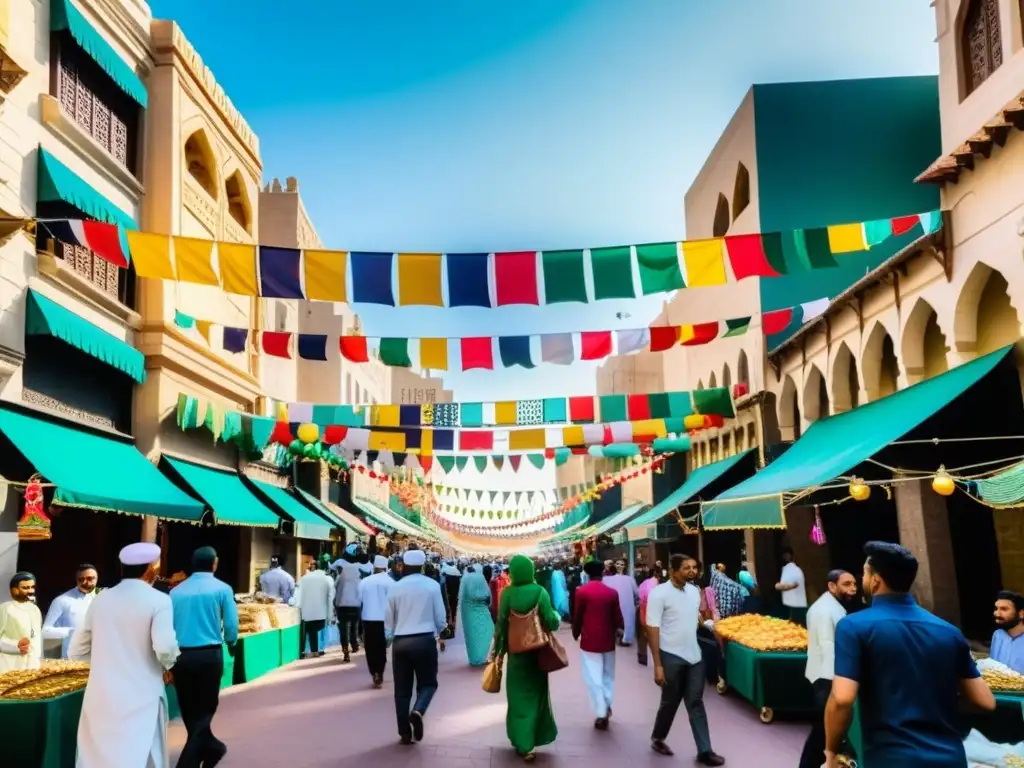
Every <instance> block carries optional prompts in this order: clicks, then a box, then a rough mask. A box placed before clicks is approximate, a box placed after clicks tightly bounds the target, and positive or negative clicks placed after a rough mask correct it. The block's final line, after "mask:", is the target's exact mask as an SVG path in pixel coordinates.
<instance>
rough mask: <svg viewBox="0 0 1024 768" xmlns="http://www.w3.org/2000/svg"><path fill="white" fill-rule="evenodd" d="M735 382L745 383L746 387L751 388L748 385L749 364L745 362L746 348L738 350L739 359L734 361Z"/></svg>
mask: <svg viewBox="0 0 1024 768" xmlns="http://www.w3.org/2000/svg"><path fill="white" fill-rule="evenodd" d="M736 383H737V384H746V385H747V389H748V390H749V389H751V386H750V365H749V364H748V363H747V353H746V350H743V349H741V350H740V357H739V360H737V361H736Z"/></svg>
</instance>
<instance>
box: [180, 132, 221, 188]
mask: <svg viewBox="0 0 1024 768" xmlns="http://www.w3.org/2000/svg"><path fill="white" fill-rule="evenodd" d="M185 170H186V171H188V174H189V175H190V176H191V177H192V178H193V179H195V180H196V183H198V184H199V186H200V187H202V188H203V190H204V191H205V192H206V193H207V194H208V195H209V196H210V197H211V198H213V199H214V200H217V199H219V198H220V195H219V194H218V190H217V159H216V157H215V156H214V154H213V147H212V145H211V144H210V139H209V138H208V137H207V135H206V129H205V128H198V129H196V130H195V131H193V132H192V133H191V134H190V135H189V137H188V138H187V139H186V140H185Z"/></svg>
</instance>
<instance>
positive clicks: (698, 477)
mask: <svg viewBox="0 0 1024 768" xmlns="http://www.w3.org/2000/svg"><path fill="white" fill-rule="evenodd" d="M751 450H753V449H751ZM749 455H750V451H743V452H742V453H737V454H736V455H735V456H730V457H729V458H727V459H722V460H721V461H716V462H713V463H711V464H706V465H704V466H703V467H697V469H695V470H693V471H692V472H691V473H690V474H689V476H688V477H687V478H686V480H685V481H684V482H683V484H682V485H681V486H679V487H678V488H676V489H675V490H674V491H672V493H670V494H669V495H668V496H666V497H665V498H664V499H662V500H661V501H659V502H658V503H657V504H655V505H654V506H653V507H651V508H650V510H648V511H647V512H645V513H644V514H643V515H641V516H640V517H638V518H637V519H636V520H634V521H633V525H634V526H640V525H653V524H655V523H657V522H658V521H659V520H660V519H661V518H663V517H664V516H665V515H667V514H668V513H669V512H671V511H672V510H673V509H675V508H676V507H678V506H679V505H680V504H685V503H686V502H688V501H689V500H690V499H692V498H693V497H695V496H696V495H697V494H699V493H700V492H701V491H703V490H704V489H705V488H707V487H708V486H709V485H711V484H712V483H713V482H715V481H716V480H717V479H718V478H720V477H721V476H722V475H724V474H725V473H726V472H728V471H729V470H730V469H732V468H733V467H735V466H736V465H737V464H739V463H740V462H741V461H742V460H743V459H744V458H746V457H747V456H749ZM683 517H686V515H683Z"/></svg>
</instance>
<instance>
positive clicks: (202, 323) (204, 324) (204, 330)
mask: <svg viewBox="0 0 1024 768" xmlns="http://www.w3.org/2000/svg"><path fill="white" fill-rule="evenodd" d="M212 327H213V323H211V322H210V321H209V320H196V330H197V331H199V335H200V336H202V337H203V338H204V339H206V343H207V344H209V343H210V328H212Z"/></svg>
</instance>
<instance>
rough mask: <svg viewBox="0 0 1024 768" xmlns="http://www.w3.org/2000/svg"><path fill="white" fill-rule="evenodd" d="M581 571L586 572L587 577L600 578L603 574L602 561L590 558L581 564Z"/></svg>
mask: <svg viewBox="0 0 1024 768" xmlns="http://www.w3.org/2000/svg"><path fill="white" fill-rule="evenodd" d="M583 572H584V573H585V574H587V578H590V579H595V580H600V579H601V578H602V577H603V576H604V563H602V562H600V561H599V560H591V561H590V562H589V563H584V564H583Z"/></svg>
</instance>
